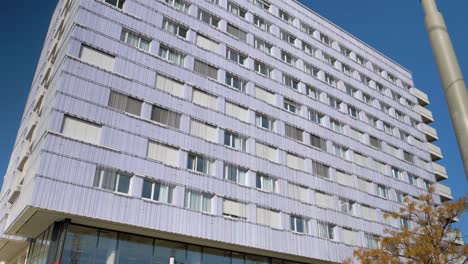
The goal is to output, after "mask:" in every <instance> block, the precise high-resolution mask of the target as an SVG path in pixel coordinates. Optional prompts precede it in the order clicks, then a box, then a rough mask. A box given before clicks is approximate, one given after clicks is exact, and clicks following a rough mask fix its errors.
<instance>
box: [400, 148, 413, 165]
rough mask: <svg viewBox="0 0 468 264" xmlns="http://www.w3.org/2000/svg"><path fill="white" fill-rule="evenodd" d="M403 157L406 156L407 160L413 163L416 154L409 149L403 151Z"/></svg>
mask: <svg viewBox="0 0 468 264" xmlns="http://www.w3.org/2000/svg"><path fill="white" fill-rule="evenodd" d="M403 157H404V158H405V161H407V162H409V163H413V162H414V156H413V154H411V153H409V152H407V151H403Z"/></svg>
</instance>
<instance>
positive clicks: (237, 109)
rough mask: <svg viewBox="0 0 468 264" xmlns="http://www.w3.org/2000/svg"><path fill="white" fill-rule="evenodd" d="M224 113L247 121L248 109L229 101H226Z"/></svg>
mask: <svg viewBox="0 0 468 264" xmlns="http://www.w3.org/2000/svg"><path fill="white" fill-rule="evenodd" d="M226 114H228V115H230V116H233V117H236V118H238V119H240V120H242V121H244V122H247V123H248V122H249V110H248V109H247V108H245V107H242V106H239V105H236V104H233V103H231V102H226Z"/></svg>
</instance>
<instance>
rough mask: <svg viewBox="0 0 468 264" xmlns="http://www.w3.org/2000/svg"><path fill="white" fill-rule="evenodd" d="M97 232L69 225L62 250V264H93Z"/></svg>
mask: <svg viewBox="0 0 468 264" xmlns="http://www.w3.org/2000/svg"><path fill="white" fill-rule="evenodd" d="M96 244H97V230H96V229H91V228H86V227H81V226H74V225H71V226H70V228H69V229H68V232H67V237H66V239H65V245H64V249H63V256H62V262H61V263H63V264H81V263H86V264H87V263H94V255H95V253H96Z"/></svg>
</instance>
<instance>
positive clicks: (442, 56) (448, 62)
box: [420, 0, 468, 180]
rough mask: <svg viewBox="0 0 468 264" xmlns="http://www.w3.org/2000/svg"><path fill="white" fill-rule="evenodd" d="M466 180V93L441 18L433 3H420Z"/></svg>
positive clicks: (467, 105)
mask: <svg viewBox="0 0 468 264" xmlns="http://www.w3.org/2000/svg"><path fill="white" fill-rule="evenodd" d="M420 1H421V5H422V7H423V9H424V12H425V14H426V17H425V22H426V29H427V32H428V34H429V39H430V41H431V46H432V52H433V54H434V57H435V61H436V64H437V68H438V71H439V75H440V79H441V82H442V87H443V90H444V94H445V99H446V101H447V104H448V108H449V112H450V117H451V119H452V123H453V127H454V130H455V135H456V137H457V141H458V147H459V148H460V153H461V157H462V160H463V166H464V168H465V177H466V178H467V180H468V93H467V90H466V86H465V81H464V79H463V75H462V72H461V70H460V66H459V65H458V61H457V57H456V55H455V51H454V49H453V46H452V42H451V40H450V36H449V34H448V32H447V26H446V25H445V22H444V18H443V17H442V14H441V13H440V12H439V10H438V9H437V5H436V2H435V0H420Z"/></svg>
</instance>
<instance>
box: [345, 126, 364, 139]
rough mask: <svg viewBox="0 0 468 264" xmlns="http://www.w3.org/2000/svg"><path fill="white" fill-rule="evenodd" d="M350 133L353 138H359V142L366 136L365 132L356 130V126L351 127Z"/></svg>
mask: <svg viewBox="0 0 468 264" xmlns="http://www.w3.org/2000/svg"><path fill="white" fill-rule="evenodd" d="M348 135H349V136H350V137H351V138H353V139H355V140H357V141H359V142H361V141H362V139H363V138H364V133H362V132H361V131H359V130H356V129H355V128H352V127H350V128H349V130H348Z"/></svg>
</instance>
